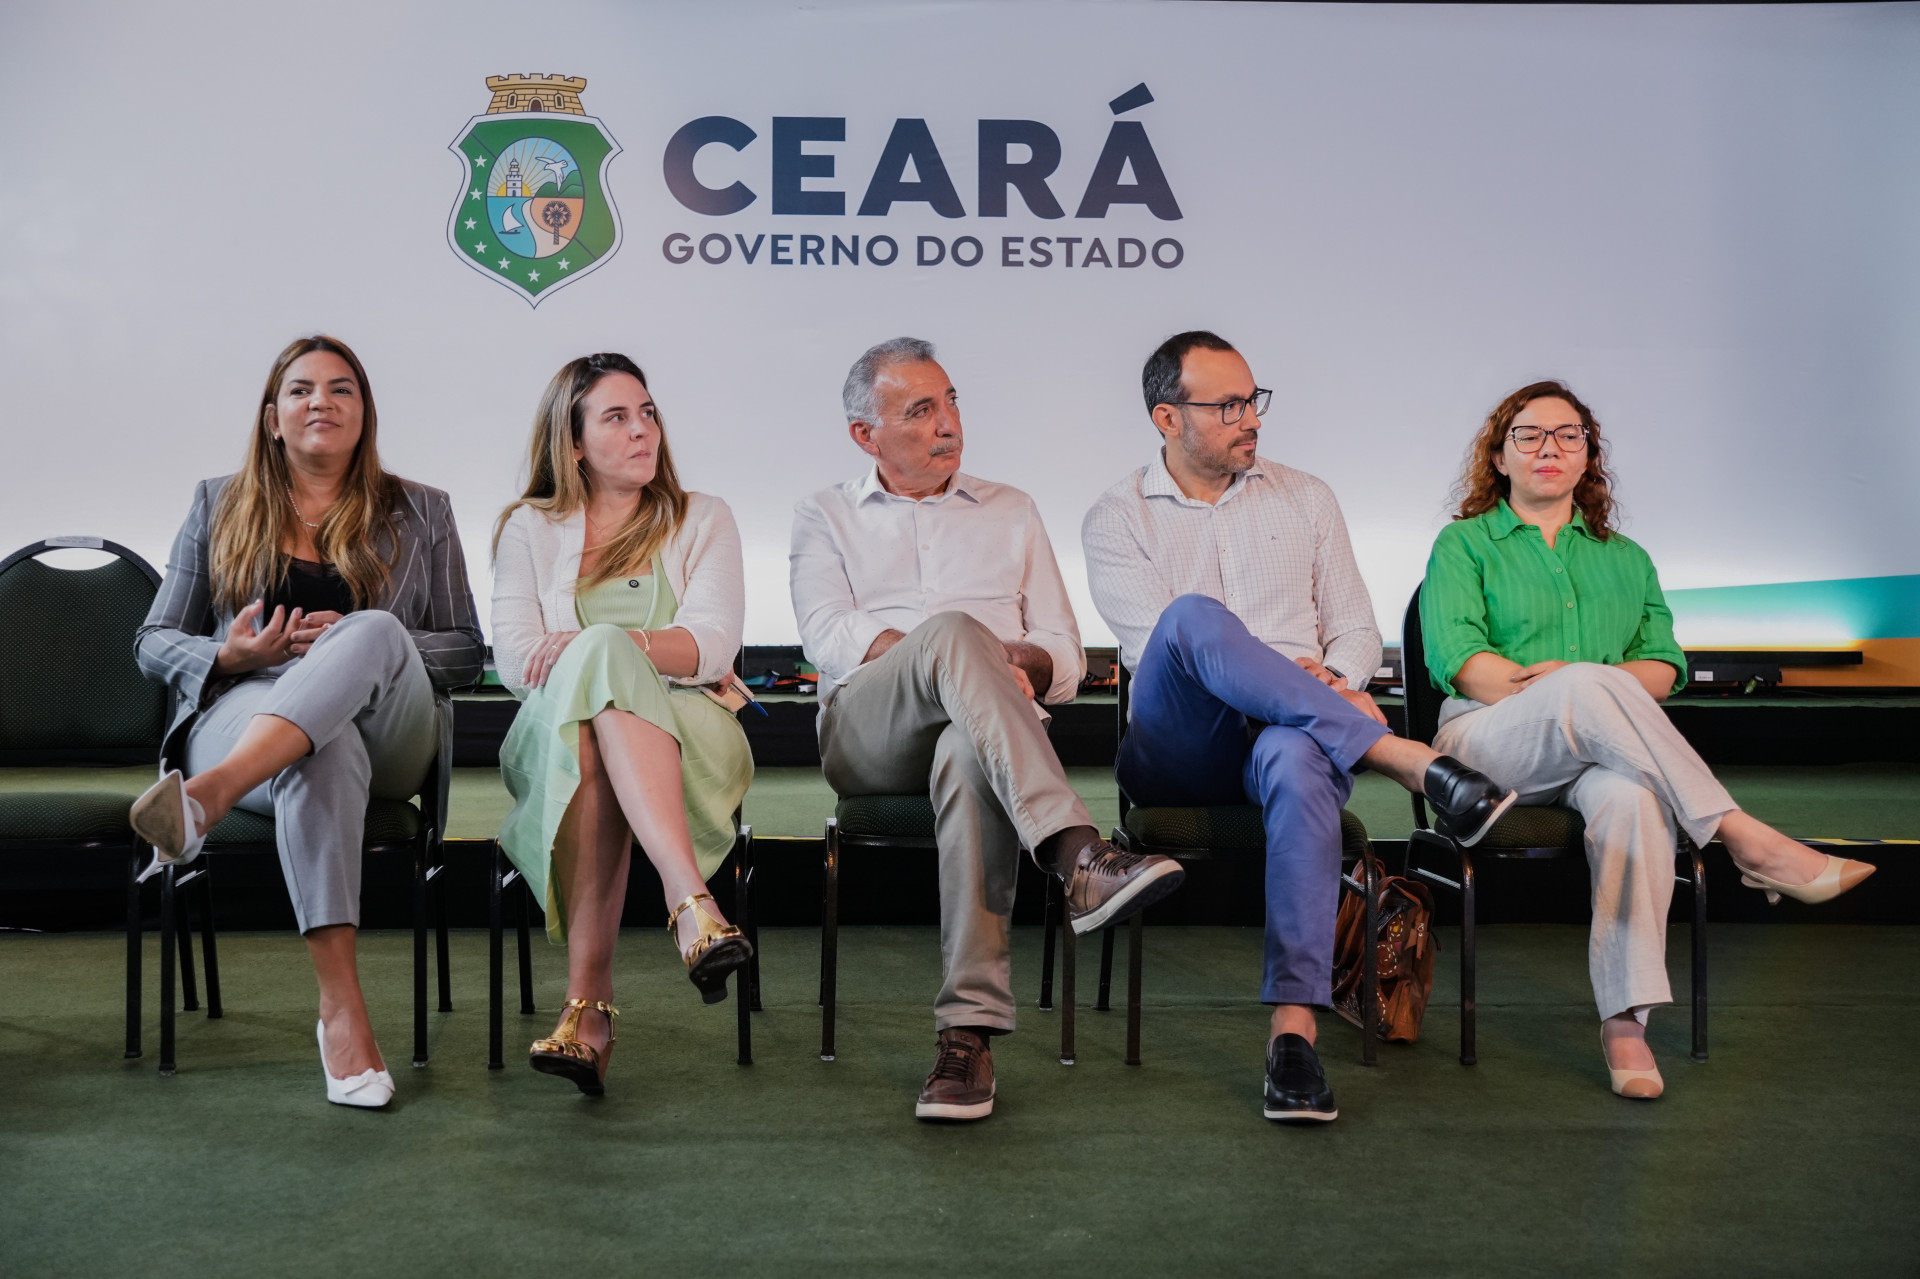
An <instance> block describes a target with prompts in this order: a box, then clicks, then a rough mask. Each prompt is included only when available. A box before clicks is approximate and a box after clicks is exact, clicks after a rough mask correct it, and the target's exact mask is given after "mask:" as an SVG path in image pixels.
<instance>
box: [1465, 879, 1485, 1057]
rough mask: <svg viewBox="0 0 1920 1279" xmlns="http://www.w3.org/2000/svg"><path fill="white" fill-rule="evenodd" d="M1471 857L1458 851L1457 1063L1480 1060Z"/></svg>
mask: <svg viewBox="0 0 1920 1279" xmlns="http://www.w3.org/2000/svg"><path fill="white" fill-rule="evenodd" d="M1473 905H1474V902H1473V856H1472V855H1471V854H1470V853H1468V852H1467V851H1466V850H1465V849H1464V848H1463V849H1461V850H1460V1064H1461V1065H1462V1066H1471V1065H1473V1064H1474V1063H1475V1062H1477V1061H1479V1060H1480V1056H1479V1052H1478V1045H1477V1043H1476V1037H1475V1033H1474V990H1473V979H1474V968H1475V964H1476V958H1475V954H1474V927H1473Z"/></svg>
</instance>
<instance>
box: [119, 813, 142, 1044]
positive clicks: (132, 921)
mask: <svg viewBox="0 0 1920 1279" xmlns="http://www.w3.org/2000/svg"><path fill="white" fill-rule="evenodd" d="M145 860H146V850H144V849H142V848H141V847H140V846H139V845H137V844H136V845H135V846H134V848H133V853H132V856H131V858H130V860H129V863H128V866H127V1047H126V1052H125V1053H124V1054H123V1055H124V1056H126V1057H129V1058H132V1057H138V1056H139V1055H140V995H141V991H140V981H141V972H140V969H141V963H140V958H141V957H140V951H141V949H142V947H143V946H144V945H145V944H146V939H145V937H144V935H143V934H144V931H145V930H144V929H143V927H142V925H141V919H140V882H139V879H138V878H137V876H138V875H139V874H140V864H141V862H143V861H145Z"/></svg>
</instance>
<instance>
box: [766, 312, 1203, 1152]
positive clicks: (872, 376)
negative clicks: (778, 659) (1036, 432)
mask: <svg viewBox="0 0 1920 1279" xmlns="http://www.w3.org/2000/svg"><path fill="white" fill-rule="evenodd" d="M841 401H842V406H843V407H844V408H845V410H846V415H847V432H848V434H849V435H850V436H852V438H853V442H854V444H856V445H857V446H858V447H859V448H860V450H861V451H862V452H864V453H865V454H867V455H868V456H869V457H870V458H872V459H873V464H872V466H871V467H869V468H868V470H867V472H866V473H865V474H864V475H862V476H861V477H860V478H858V479H853V480H848V481H846V482H845V483H842V484H836V485H834V486H833V487H832V488H829V489H823V490H822V491H820V492H818V493H815V494H814V495H813V496H811V497H808V498H805V499H803V500H802V501H801V502H800V503H799V504H798V505H797V506H796V507H795V508H794V513H793V553H792V561H791V569H792V587H793V611H794V617H795V619H796V620H797V621H798V623H799V626H800V639H801V642H802V644H803V646H804V647H805V649H806V654H807V660H809V661H810V662H812V663H813V664H814V665H815V666H816V667H818V668H819V671H820V718H819V733H820V762H821V769H822V771H823V772H824V773H825V774H826V778H827V782H828V784H829V785H831V786H832V787H833V789H834V791H835V793H836V794H839V795H930V796H931V798H932V800H933V810H934V823H933V824H934V842H935V843H936V844H937V845H938V846H939V851H940V953H941V956H942V959H943V960H944V969H945V973H944V981H943V983H942V985H941V988H940V994H939V996H938V998H937V999H936V1000H935V1002H934V1027H935V1029H936V1031H937V1032H938V1039H937V1046H936V1055H935V1058H934V1067H933V1072H932V1074H930V1075H929V1076H928V1078H927V1082H926V1086H925V1087H924V1088H922V1089H921V1092H920V1097H919V1100H918V1101H917V1102H916V1103H915V1106H914V1114H915V1115H916V1116H917V1117H918V1118H921V1119H946V1120H956V1119H983V1118H985V1117H986V1116H987V1115H988V1114H990V1113H992V1111H993V1099H994V1089H995V1085H994V1074H993V1054H992V1052H991V1050H990V1048H989V1046H988V1045H989V1041H990V1039H991V1037H992V1036H994V1035H1004V1034H1007V1033H1008V1032H1010V1031H1012V1030H1013V1028H1014V1003H1013V986H1012V972H1011V962H1010V948H1009V944H1008V943H1009V927H1008V926H1009V922H1010V918H1011V915H1012V913H1013V896H1014V880H1015V874H1016V872H1017V870H1018V868H1019V858H1020V850H1021V849H1022V848H1028V849H1031V850H1033V855H1034V861H1035V862H1036V863H1038V864H1039V866H1040V868H1041V869H1042V870H1043V871H1048V872H1051V873H1053V874H1055V875H1058V876H1059V877H1060V878H1061V879H1062V880H1064V881H1065V882H1066V899H1067V911H1068V915H1069V918H1070V919H1071V921H1072V924H1073V928H1074V931H1075V932H1087V931H1090V930H1092V929H1096V928H1102V927H1105V926H1106V925H1108V924H1110V923H1113V922H1115V921H1116V920H1123V919H1129V918H1131V917H1132V916H1133V915H1134V914H1136V913H1137V912H1139V911H1141V910H1143V909H1145V908H1146V907H1147V906H1148V905H1149V904H1150V903H1152V902H1155V901H1158V900H1159V899H1160V898H1162V897H1164V896H1166V895H1167V894H1168V893H1170V892H1172V891H1173V890H1174V888H1176V887H1177V886H1178V885H1179V883H1180V881H1181V880H1182V879H1183V878H1184V877H1185V872H1184V871H1182V870H1181V869H1180V867H1179V865H1178V864H1177V863H1175V862H1173V861H1171V860H1169V859H1168V858H1165V857H1141V856H1136V855H1133V854H1128V853H1123V852H1120V851H1119V850H1118V849H1116V848H1114V846H1113V845H1111V844H1109V843H1107V842H1106V841H1105V840H1103V839H1101V838H1100V833H1099V831H1098V830H1097V829H1096V828H1095V827H1094V825H1093V818H1092V817H1091V816H1090V815H1089V814H1088V812H1087V807H1086V805H1085V804H1084V803H1082V802H1081V800H1080V797H1079V795H1077V794H1076V793H1075V792H1074V789H1073V787H1072V786H1071V785H1069V784H1068V782H1067V776H1066V773H1065V771H1064V770H1063V769H1062V768H1061V767H1060V760H1059V758H1058V757H1057V756H1056V755H1055V754H1054V753H1053V745H1052V743H1051V742H1049V741H1048V740H1047V732H1046V727H1045V720H1046V719H1047V715H1046V712H1045V711H1043V710H1042V709H1041V705H1042V704H1043V703H1048V702H1055V703H1057V702H1066V701H1071V700H1072V698H1073V695H1074V693H1075V691H1076V690H1077V689H1078V687H1079V684H1080V677H1081V674H1082V673H1083V671H1084V668H1085V663H1086V655H1085V653H1084V651H1083V650H1082V649H1081V647H1080V628H1079V626H1078V625H1077V624H1076V623H1075V621H1074V618H1073V608H1072V606H1071V605H1070V604H1069V603H1068V602H1067V588H1066V583H1065V582H1063V581H1062V580H1061V577H1060V569H1059V566H1058V565H1057V564H1056V563H1055V562H1054V558H1053V547H1052V545H1051V543H1049V542H1048V540H1047V533H1046V529H1045V528H1044V527H1043V526H1042V524H1041V522H1040V512H1039V510H1038V509H1037V508H1036V507H1035V506H1034V503H1033V499H1032V498H1030V497H1028V496H1027V495H1026V494H1025V493H1023V492H1021V491H1020V490H1019V489H1016V488H1012V487H1010V486H1008V485H1005V484H994V483H992V482H990V481H987V480H981V479H975V478H974V477H973V476H970V475H966V474H964V473H963V472H961V470H960V453H961V446H962V443H963V436H962V432H961V428H960V402H959V397H958V396H957V395H956V394H955V393H954V389H953V384H952V382H950V381H949V380H948V378H947V373H946V370H945V369H943V368H941V367H940V365H939V364H938V363H937V362H936V361H935V360H934V349H933V344H932V343H930V342H924V341H921V340H920V339H918V338H895V339H893V340H892V341H889V342H882V343H880V344H879V345H878V346H875V347H873V348H872V349H870V350H869V351H867V352H866V353H865V354H864V355H862V356H861V357H860V358H859V359H858V360H856V361H855V362H854V365H853V368H852V369H851V370H850V371H849V372H848V374H847V381H846V385H845V386H844V387H843V388H842V390H841Z"/></svg>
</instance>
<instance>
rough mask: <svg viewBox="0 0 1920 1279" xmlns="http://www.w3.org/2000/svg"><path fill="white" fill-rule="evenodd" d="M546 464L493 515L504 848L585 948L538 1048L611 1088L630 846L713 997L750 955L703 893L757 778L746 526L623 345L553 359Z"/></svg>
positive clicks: (559, 1065) (539, 420)
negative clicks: (713, 493)
mask: <svg viewBox="0 0 1920 1279" xmlns="http://www.w3.org/2000/svg"><path fill="white" fill-rule="evenodd" d="M528 470H529V481H528V484H527V490H526V492H525V493H524V494H523V495H522V496H521V497H520V499H519V500H518V501H516V502H514V503H513V504H512V505H511V506H509V507H507V509H506V510H505V511H504V512H502V514H501V516H500V522H499V524H498V526H497V528H496V529H495V532H494V578H493V638H494V657H495V661H496V664H497V666H498V669H499V672H500V678H501V682H502V683H504V684H505V685H506V686H507V687H508V688H509V689H511V690H512V692H513V694H514V696H516V697H518V698H520V699H521V707H520V712H519V714H518V715H517V716H516V717H515V719H514V723H513V728H512V730H511V731H510V732H509V733H508V734H507V740H506V742H505V744H504V745H503V746H502V747H501V751H500V770H501V774H502V776H503V777H504V778H505V780H506V783H507V789H508V790H509V791H511V792H512V794H513V798H514V807H513V811H512V812H511V813H509V814H508V815H507V819H506V821H505V822H504V823H503V824H502V825H501V828H500V846H501V848H502V849H503V850H504V851H505V853H506V854H507V856H508V858H509V859H510V860H512V862H513V864H514V865H515V866H516V867H518V868H519V870H520V872H521V873H522V874H523V875H525V876H526V878H527V885H528V887H529V888H530V889H532V891H533V892H534V894H535V895H536V896H537V897H539V898H540V900H541V901H542V902H543V903H544V904H545V907H546V914H547V935H548V937H549V938H550V939H551V940H552V941H554V942H556V943H558V942H565V943H566V946H567V998H566V1002H565V1005H564V1008H563V1011H562V1015H561V1018H560V1024H559V1025H558V1026H557V1027H556V1028H555V1030H554V1032H553V1034H552V1035H550V1036H548V1037H547V1038H544V1039H538V1040H535V1041H534V1043H533V1047H532V1050H531V1052H530V1054H529V1064H530V1065H531V1066H532V1067H533V1068H534V1069H535V1070H538V1071H542V1072H544V1073H546V1074H551V1075H557V1076H560V1077H561V1078H564V1079H569V1080H571V1081H572V1082H573V1083H574V1084H575V1085H577V1086H578V1087H579V1089H580V1091H582V1092H584V1093H587V1094H589V1095H592V1096H599V1095H600V1094H601V1093H603V1092H604V1091H605V1089H606V1075H607V1063H608V1059H609V1057H610V1056H611V1054H612V1049H613V1042H614V1027H613V1019H614V1018H615V1017H616V1016H618V1015H619V1014H618V1010H617V1009H616V1008H614V1006H613V1003H612V999H613V949H614V944H615V942H616V941H617V940H618V938H619V933H620V912H621V907H622V905H623V904H624V903H625V901H626V893H627V867H628V847H629V843H630V842H631V841H633V840H637V841H638V842H639V844H640V846H641V848H642V849H643V850H644V851H645V853H646V855H647V858H648V860H649V861H651V862H652V863H653V867H654V869H655V870H656V871H658V872H659V874H660V882H661V886H662V888H663V889H664V891H665V897H666V903H667V905H668V906H669V907H670V913H669V914H668V918H667V929H668V932H669V934H670V935H671V936H672V937H673V938H674V943H675V945H676V947H678V949H679V950H680V953H681V958H682V960H683V961H684V962H685V964H686V966H687V976H688V977H689V978H690V979H691V980H692V982H693V984H694V985H695V986H696V987H698V988H699V990H700V993H701V995H702V997H703V998H704V999H705V1000H706V1002H708V1003H717V1002H719V1001H720V1000H722V999H725V998H726V994H727V989H726V982H727V975H728V974H729V973H731V972H733V971H735V970H736V969H738V968H740V967H741V966H742V965H744V964H745V963H747V961H748V960H749V959H750V958H751V957H752V954H753V949H752V947H751V945H749V943H748V941H747V939H746V938H745V937H744V936H743V935H742V934H741V932H740V930H739V929H738V928H735V927H733V926H732V925H730V924H728V923H727V922H726V920H725V919H724V918H722V917H721V915H720V912H719V910H718V909H717V908H716V907H715V905H714V902H713V898H712V897H711V896H709V895H708V894H707V892H706V890H705V884H706V879H707V877H708V876H710V875H712V874H713V873H714V872H715V871H717V870H718V869H719V867H720V863H721V862H722V861H724V860H725V858H726V855H727V851H728V849H729V848H730V847H731V846H732V844H733V820H732V815H733V813H734V812H735V810H736V809H737V808H738V806H739V804H740V801H741V799H742V798H743V797H744V796H745V795H746V792H747V786H748V784H749V783H750V782H751V781H752V780H753V757H752V755H751V753H750V752H749V751H748V748H747V740H746V734H745V733H743V732H742V731H741V729H740V724H739V721H738V720H737V719H735V718H734V714H733V711H732V710H730V709H728V708H727V706H725V705H723V704H722V700H721V699H722V695H724V694H727V693H729V692H730V685H731V684H732V682H733V675H732V666H733V658H734V654H735V653H736V652H738V650H739V647H740V627H741V622H742V615H743V613H744V612H745V608H746V599H745V588H744V586H743V584H742V570H741V560H740V534H739V531H738V529H737V528H736V527H735V526H734V522H733V514H732V512H730V511H729V510H728V509H727V505H726V503H724V502H722V501H721V500H720V499H719V498H716V497H709V496H707V495H706V494H704V493H689V492H687V491H686V490H685V489H683V488H681V487H680V480H679V477H678V475H677V474H676V473H675V471H674V466H673V457H672V455H671V453H669V451H668V449H667V439H666V434H665V429H664V425H663V423H662V421H661V418H660V411H659V408H658V407H657V406H656V405H655V404H654V401H653V395H652V393H651V392H650V391H648V389H647V379H646V375H645V374H644V373H642V372H641V371H640V368H639V366H638V365H636V364H634V362H633V361H632V360H630V359H628V358H627V357H626V356H624V355H612V354H602V355H590V356H584V357H582V358H580V359H577V360H574V361H572V362H571V363H569V364H568V365H567V366H566V367H565V368H563V369H561V370H560V371H559V372H558V373H556V374H555V375H554V378H553V381H552V382H551V383H549V384H548V386H547V390H546V394H545V395H544V396H542V397H541V400H540V407H539V409H538V411H537V412H536V413H535V415H534V422H533V441H532V452H531V460H530V462H529V467H528ZM587 1013H592V1014H594V1016H592V1017H591V1018H588V1017H586V1016H585V1014H587Z"/></svg>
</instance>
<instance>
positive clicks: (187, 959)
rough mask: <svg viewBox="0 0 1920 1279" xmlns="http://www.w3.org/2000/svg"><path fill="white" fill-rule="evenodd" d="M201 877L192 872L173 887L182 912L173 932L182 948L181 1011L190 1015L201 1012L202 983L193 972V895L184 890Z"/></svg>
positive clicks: (177, 903) (175, 903)
mask: <svg viewBox="0 0 1920 1279" xmlns="http://www.w3.org/2000/svg"><path fill="white" fill-rule="evenodd" d="M199 877H200V872H199V871H197V870H190V871H188V872H187V873H186V874H184V875H182V876H181V877H180V878H179V879H178V880H177V881H175V883H174V886H173V887H174V892H175V894H176V896H175V898H174V905H175V906H176V908H177V909H178V910H179V911H180V914H179V916H178V920H179V925H178V927H176V928H175V929H174V931H173V936H174V940H175V941H177V942H178V943H179V946H180V1011H182V1012H188V1013H197V1012H199V1011H200V983H199V982H198V981H197V980H196V979H195V977H194V972H193V894H192V893H188V892H184V891H182V890H184V889H185V888H186V887H187V886H188V885H189V884H191V883H193V881H194V880H196V879H198V878H199Z"/></svg>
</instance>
